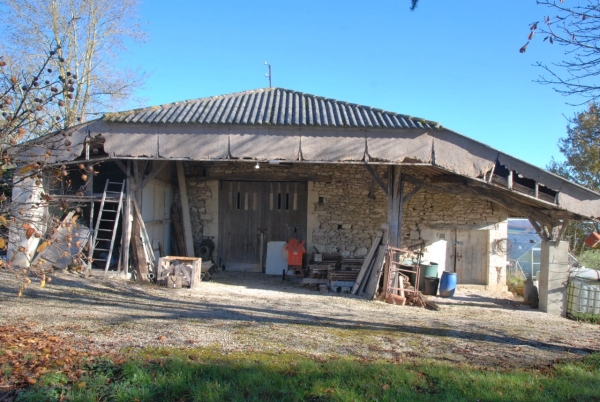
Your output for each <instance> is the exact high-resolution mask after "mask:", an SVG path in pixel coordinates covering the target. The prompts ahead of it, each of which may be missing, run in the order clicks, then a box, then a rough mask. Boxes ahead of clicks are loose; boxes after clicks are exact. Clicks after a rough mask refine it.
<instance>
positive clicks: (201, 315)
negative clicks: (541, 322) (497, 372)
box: [0, 275, 596, 354]
mask: <svg viewBox="0 0 600 402" xmlns="http://www.w3.org/2000/svg"><path fill="white" fill-rule="evenodd" d="M236 276H237V275H236ZM256 278H258V277H256ZM219 280H221V281H222V282H221V283H226V284H228V285H236V284H237V282H239V284H240V286H246V287H254V286H248V285H249V284H250V283H249V282H252V283H251V284H252V285H255V284H256V283H257V282H258V283H260V282H261V281H256V280H251V281H249V282H245V281H243V280H241V279H240V278H239V276H237V277H236V278H232V277H231V276H230V275H224V276H223V278H220V279H217V280H216V282H217V283H219V282H218V281H219ZM276 281H277V280H276V279H275V278H267V279H266V280H263V281H262V283H263V285H262V286H263V287H262V288H263V289H264V290H271V291H273V290H275V291H277V283H276ZM279 283H280V285H283V287H285V289H281V291H286V292H287V291H288V288H289V290H294V289H296V292H294V293H297V294H295V295H293V297H294V298H295V300H297V302H298V303H302V300H301V298H302V294H310V293H308V292H307V291H306V290H302V289H300V290H301V291H297V287H293V286H289V285H287V284H285V283H281V280H280V279H279ZM274 287H275V289H274ZM148 290H152V291H153V293H149V292H148V291H146V290H145V289H144V287H135V288H134V287H132V286H130V285H129V284H127V283H126V282H120V283H119V282H108V281H98V280H90V281H85V280H81V279H80V278H76V279H73V280H72V279H70V278H60V277H55V278H54V279H53V281H52V289H51V290H50V291H40V290H39V289H37V290H34V289H31V292H29V291H28V294H27V295H26V296H25V297H24V298H23V299H20V301H21V300H22V301H23V302H30V303H33V304H34V305H36V304H39V307H40V308H43V307H44V305H52V302H60V303H61V304H63V305H64V306H65V308H75V309H77V308H81V309H82V318H83V317H84V316H85V313H83V311H84V310H83V308H85V309H93V308H94V307H95V306H104V307H110V308H112V309H114V318H113V319H111V320H110V321H113V322H115V323H116V322H125V321H130V320H148V319H173V320H177V319H198V320H215V321H216V320H231V321H240V322H253V321H254V322H260V323H266V324H281V325H285V324H297V325H307V326H319V327H330V328H338V329H346V330H361V331H364V330H372V331H392V332H398V333H405V334H421V335H431V336H436V337H446V338H457V339H462V340H475V341H485V342H493V343H496V344H500V345H511V346H516V345H527V346H531V347H534V348H538V349H546V350H554V351H563V350H567V349H568V350H569V351H570V352H571V353H577V354H588V353H593V352H596V350H594V349H589V348H566V347H564V346H561V345H557V344H553V343H547V342H538V341H531V340H527V339H523V338H520V337H515V336H510V335H506V334H503V333H502V332H500V331H490V329H484V328H478V327H477V326H472V327H471V330H468V331H467V330H457V329H453V328H452V329H448V327H447V326H446V325H445V324H447V323H445V322H444V321H443V317H442V316H440V319H439V320H431V321H430V322H431V323H432V324H434V325H432V327H424V326H415V325H403V324H402V323H398V324H389V323H383V322H377V321H375V320H376V318H373V317H371V318H372V320H367V319H353V318H351V315H350V314H347V313H346V312H345V311H336V312H332V314H331V315H329V316H327V317H324V316H320V315H316V314H311V313H310V312H309V311H307V312H298V311H290V310H289V309H287V308H284V307H277V306H273V307H270V308H258V307H253V306H251V305H243V304H240V305H233V304H228V303H218V302H211V301H206V300H198V299H195V298H192V299H191V300H189V301H188V300H181V298H178V299H176V300H174V299H172V298H169V297H168V295H167V293H165V296H160V295H157V294H156V289H155V288H153V287H150V286H149V287H148ZM311 293H312V292H311ZM195 295H197V296H201V294H195ZM15 297H16V296H15V289H14V288H12V287H9V286H7V285H6V283H4V282H3V281H0V300H6V299H7V298H15ZM25 298H31V299H30V300H26V299H25ZM157 307H158V308H159V309H157ZM136 311H139V312H142V311H144V314H141V313H136ZM148 311H156V312H155V313H154V314H148ZM349 317H350V318H349Z"/></svg>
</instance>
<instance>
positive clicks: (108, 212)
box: [90, 180, 125, 277]
mask: <svg viewBox="0 0 600 402" xmlns="http://www.w3.org/2000/svg"><path fill="white" fill-rule="evenodd" d="M109 188H113V189H114V190H109ZM116 188H118V191H117V190H116ZM124 192H125V182H122V183H119V182H114V181H110V180H107V181H106V184H105V185H104V193H102V200H101V201H100V210H99V212H98V218H96V229H95V230H94V234H93V239H92V242H91V247H92V250H91V252H90V255H92V256H93V254H94V252H95V251H100V252H102V251H104V252H106V253H107V254H106V258H94V261H105V267H104V276H105V277H106V274H107V273H108V268H109V267H110V261H111V259H112V252H113V248H114V245H115V238H116V237H117V228H118V226H119V216H120V215H121V209H122V206H123V193H124ZM107 195H108V196H109V197H113V198H112V199H107ZM117 196H118V198H119V200H118V201H116V198H117ZM115 203H116V209H114V208H108V206H109V205H112V206H115ZM102 222H109V224H108V226H110V224H112V228H111V229H105V228H101V227H100V226H101V224H102ZM106 226H107V225H105V227H106ZM107 245H108V248H104V247H106V246H107Z"/></svg>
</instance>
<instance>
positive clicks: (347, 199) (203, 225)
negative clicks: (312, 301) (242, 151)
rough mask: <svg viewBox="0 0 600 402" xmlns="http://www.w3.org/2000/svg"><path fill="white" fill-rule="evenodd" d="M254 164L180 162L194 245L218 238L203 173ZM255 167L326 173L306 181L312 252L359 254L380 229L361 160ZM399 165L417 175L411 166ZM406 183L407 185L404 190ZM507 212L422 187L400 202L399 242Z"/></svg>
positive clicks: (238, 170)
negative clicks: (321, 178) (438, 227)
mask: <svg viewBox="0 0 600 402" xmlns="http://www.w3.org/2000/svg"><path fill="white" fill-rule="evenodd" d="M254 165H255V162H248V163H243V162H242V163H240V162H215V163H186V164H185V168H186V175H187V176H188V178H187V183H188V194H189V200H190V207H191V215H192V228H193V231H194V245H195V247H196V251H197V248H198V246H199V244H200V242H201V241H202V239H204V238H206V237H211V238H213V240H214V241H215V242H217V241H218V200H217V197H218V182H217V181H214V180H213V181H210V180H206V179H205V178H203V177H202V176H206V177H209V178H210V177H211V176H215V175H224V174H243V173H251V172H256V170H255V169H254ZM259 171H260V173H261V174H269V175H272V176H273V177H286V176H290V175H300V176H302V175H303V176H307V175H309V176H310V175H320V176H326V177H328V178H329V179H328V180H330V181H327V182H325V181H311V182H309V186H308V217H307V223H308V225H307V229H308V233H309V236H308V237H309V238H308V239H307V245H308V248H309V252H313V251H314V248H312V247H313V246H315V247H316V248H317V249H318V250H319V251H321V252H339V253H340V254H342V255H344V256H356V257H360V256H364V255H365V254H366V253H367V251H368V249H369V247H370V246H371V243H372V241H373V239H374V238H375V237H376V236H377V234H378V233H380V232H381V224H382V223H386V222H387V197H386V195H385V193H384V192H383V190H382V189H381V188H380V187H379V185H377V184H376V183H375V181H374V180H373V179H372V177H371V175H370V174H369V173H368V172H367V170H366V169H365V168H364V166H361V165H356V164H352V165H351V164H349V165H332V164H294V165H292V166H289V167H283V166H276V165H269V164H266V163H264V164H261V168H260V170H259ZM377 171H378V173H379V175H380V177H385V175H386V171H387V167H385V166H377ZM404 171H405V172H407V173H411V174H415V175H419V173H418V172H416V171H411V169H410V168H406V169H405V170H404ZM384 181H385V180H384ZM410 189H411V187H410V186H408V185H407V186H406V190H405V192H408V191H410ZM506 215H507V214H506V211H504V210H502V208H499V207H497V206H496V205H494V204H493V203H491V202H489V201H486V200H483V199H479V198H475V197H469V196H459V195H448V194H437V193H428V192H423V191H421V192H418V193H417V194H415V195H414V196H413V198H412V199H411V200H410V201H409V202H408V203H407V204H406V205H405V209H404V225H403V231H402V239H403V242H404V243H406V242H410V240H409V237H410V234H411V232H413V233H414V232H415V231H419V230H420V229H422V228H425V227H432V226H435V225H461V226H462V225H475V224H494V223H499V222H503V221H505V220H506ZM504 237H505V236H504Z"/></svg>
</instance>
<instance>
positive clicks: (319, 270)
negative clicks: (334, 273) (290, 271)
mask: <svg viewBox="0 0 600 402" xmlns="http://www.w3.org/2000/svg"><path fill="white" fill-rule="evenodd" d="M334 269H335V264H324V263H313V264H310V265H309V266H308V277H309V278H314V279H324V278H327V273H328V272H329V271H330V270H334Z"/></svg>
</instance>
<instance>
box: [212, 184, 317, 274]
mask: <svg viewBox="0 0 600 402" xmlns="http://www.w3.org/2000/svg"><path fill="white" fill-rule="evenodd" d="M306 207H307V184H306V183H301V182H236V181H223V182H221V184H220V190H219V256H220V257H221V261H222V263H223V264H225V268H226V269H227V270H231V271H254V272H261V271H262V269H263V266H264V262H265V258H266V256H265V252H266V248H267V242H269V241H286V240H288V239H289V238H290V237H296V238H298V239H300V240H306V218H307V215H306ZM261 246H262V248H261Z"/></svg>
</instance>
